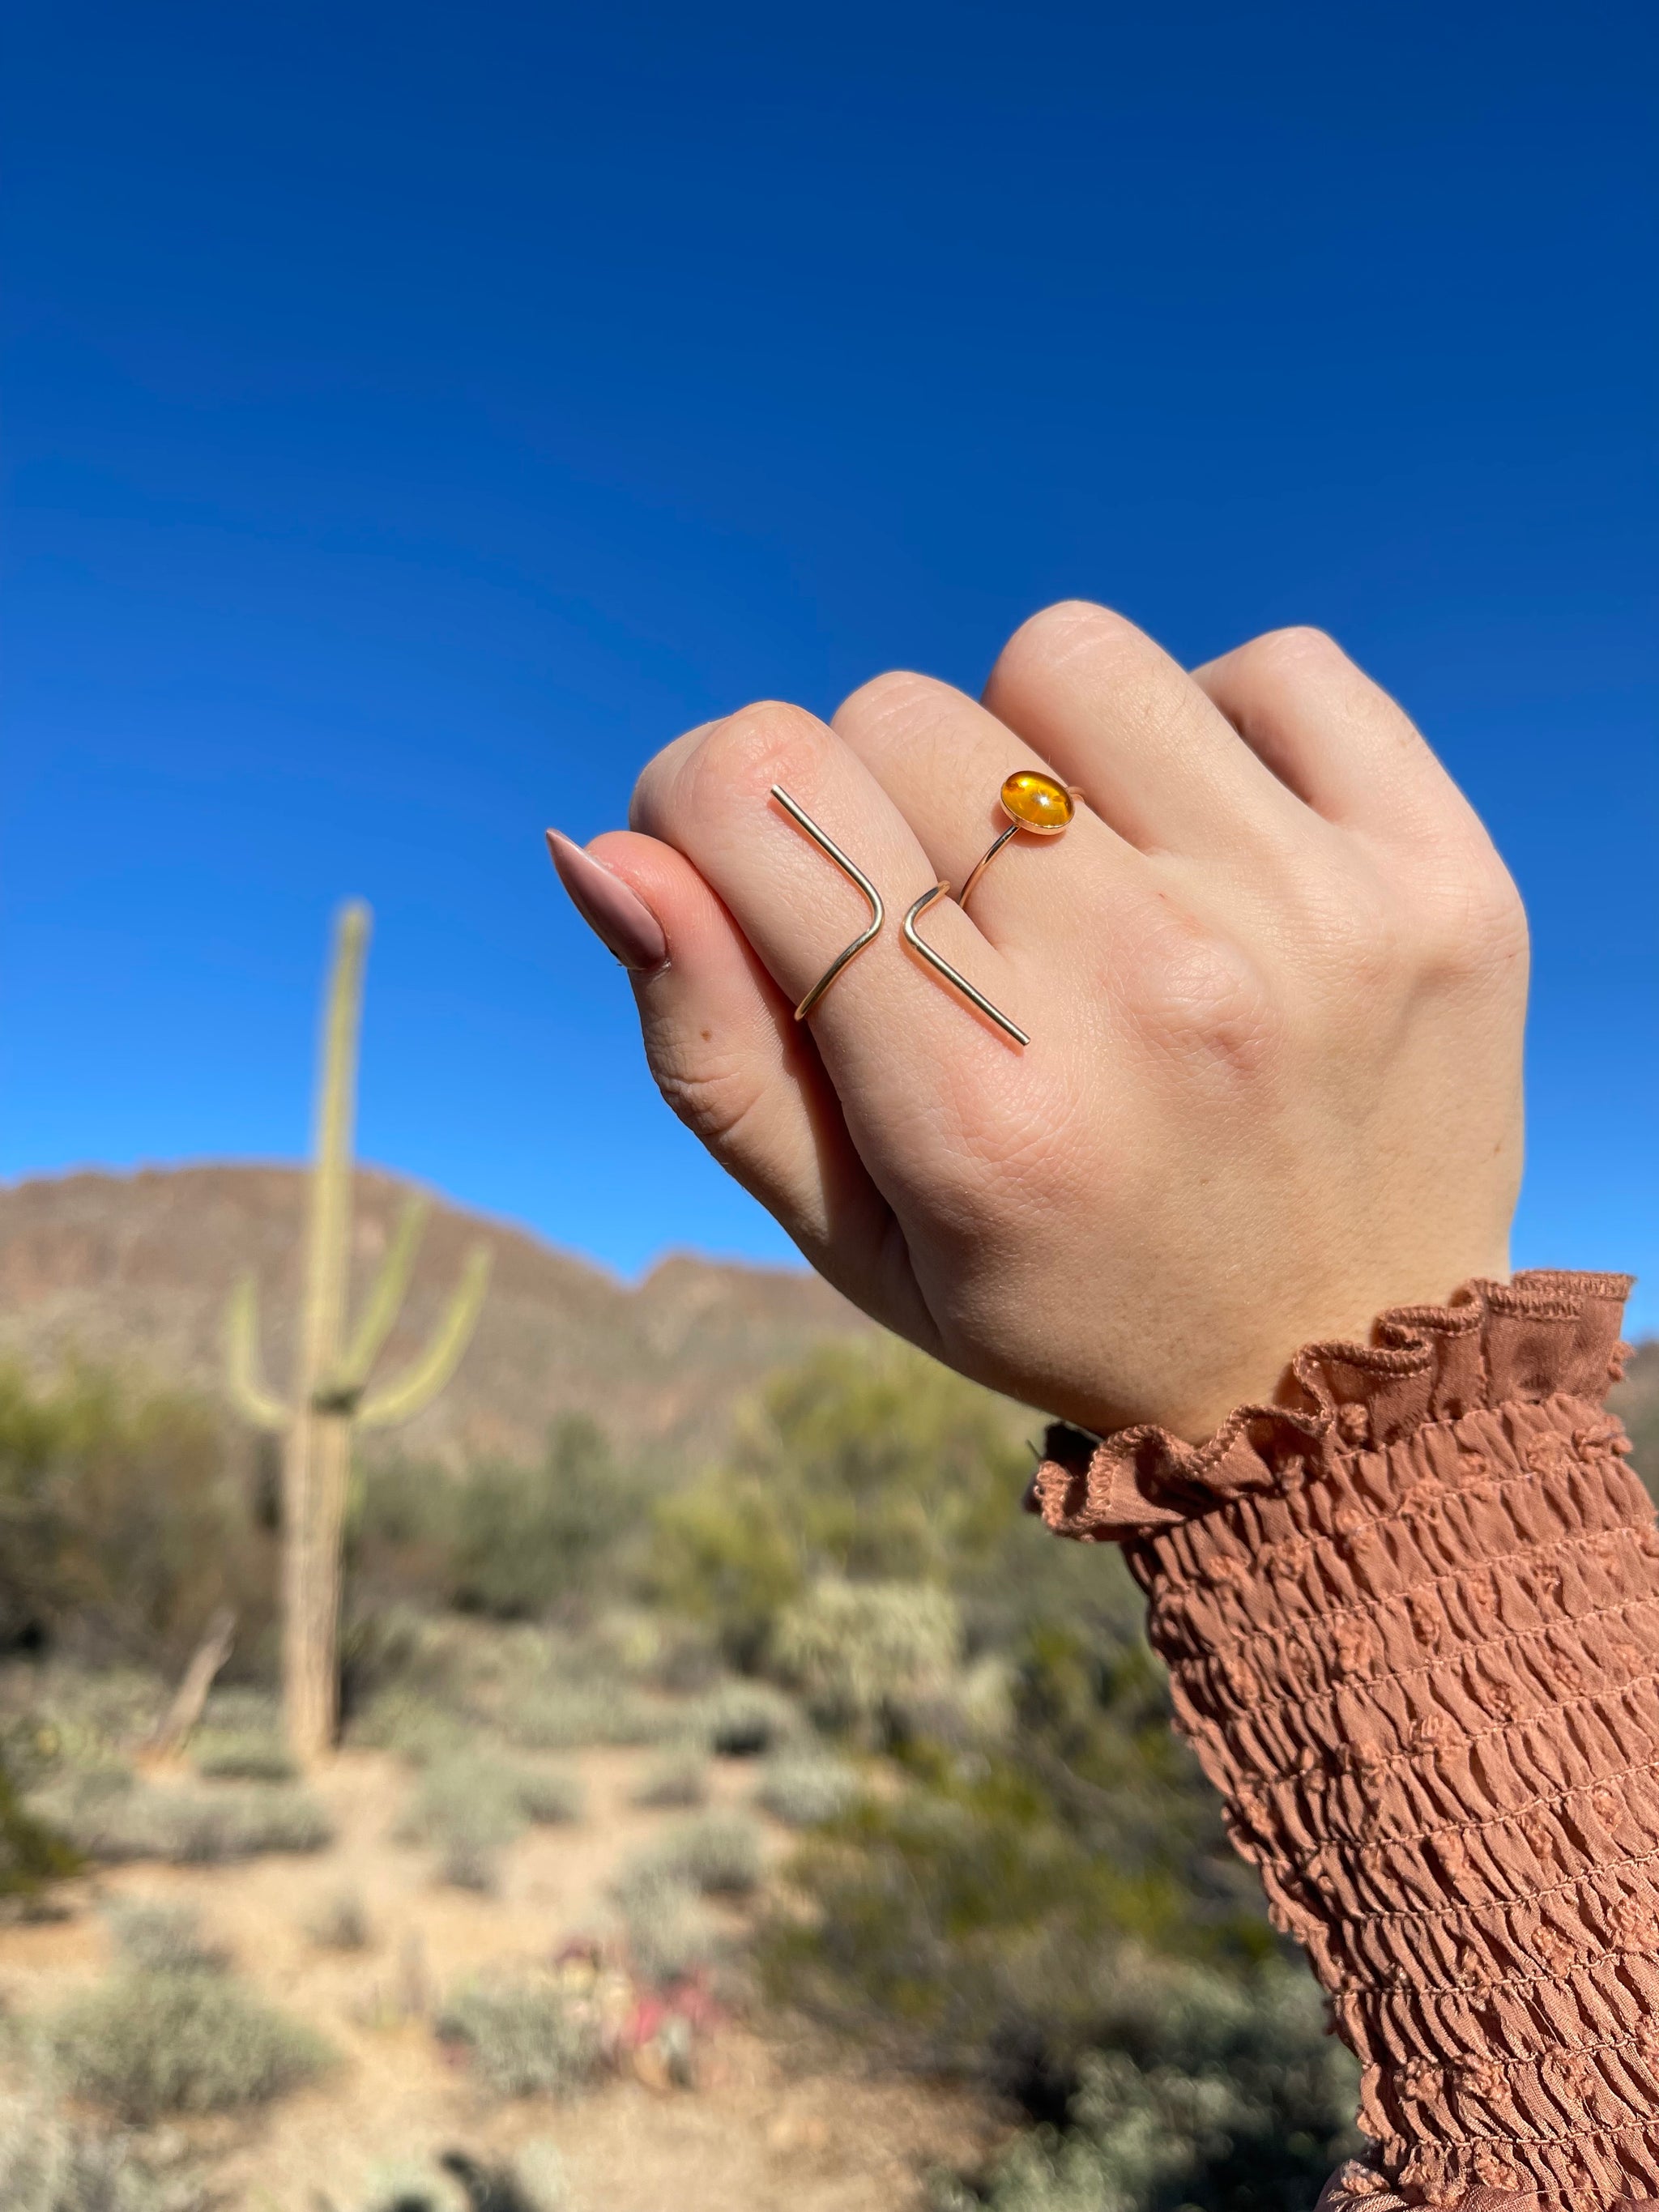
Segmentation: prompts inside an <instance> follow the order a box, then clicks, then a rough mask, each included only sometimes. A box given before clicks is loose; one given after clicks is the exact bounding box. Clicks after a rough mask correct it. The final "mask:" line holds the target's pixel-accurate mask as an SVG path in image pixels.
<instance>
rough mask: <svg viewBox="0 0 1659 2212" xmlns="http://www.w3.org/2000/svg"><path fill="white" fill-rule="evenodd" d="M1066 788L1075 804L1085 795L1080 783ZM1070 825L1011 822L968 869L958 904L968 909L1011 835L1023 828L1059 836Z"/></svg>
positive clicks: (1043, 835)
mask: <svg viewBox="0 0 1659 2212" xmlns="http://www.w3.org/2000/svg"><path fill="white" fill-rule="evenodd" d="M1065 788H1066V797H1067V798H1068V799H1071V801H1072V802H1073V805H1075V804H1076V803H1077V801H1078V800H1079V799H1081V798H1082V796H1083V788H1082V786H1081V785H1080V784H1075V783H1068V784H1067V785H1066V787H1065ZM1070 827H1071V824H1070V823H1069V822H1057V823H1054V826H1053V828H1052V829H1039V828H1038V827H1037V825H1036V823H1034V822H1010V823H1009V824H1008V827H1007V828H1006V829H1000V830H999V831H998V832H997V834H996V836H994V838H993V839H992V840H991V842H990V843H989V845H988V846H987V848H986V849H985V851H984V852H982V853H981V854H980V856H979V858H978V860H975V863H974V865H973V866H972V867H971V868H970V869H969V871H968V880H967V882H966V883H965V884H963V887H962V889H961V890H959V891H958V892H957V905H958V906H959V907H961V908H963V910H964V911H965V910H966V908H967V905H968V901H969V897H970V896H971V895H972V892H973V888H974V885H975V884H976V883H977V882H978V881H979V879H980V878H981V876H982V875H983V874H984V873H985V871H986V870H987V868H988V867H989V866H990V865H991V863H992V861H993V860H995V858H996V856H997V854H999V853H1000V851H1001V850H1002V848H1003V847H1004V846H1005V845H1006V843H1007V842H1008V840H1009V839H1010V838H1011V837H1018V835H1019V833H1020V831H1021V830H1022V829H1024V830H1026V831H1027V832H1029V834H1030V836H1033V837H1059V836H1062V835H1063V834H1064V833H1065V831H1066V830H1067V829H1070Z"/></svg>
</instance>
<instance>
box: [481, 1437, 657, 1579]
mask: <svg viewBox="0 0 1659 2212" xmlns="http://www.w3.org/2000/svg"><path fill="white" fill-rule="evenodd" d="M628 1487H629V1486H628V1485H627V1484H626V1483H625V1481H624V1480H623V1476H622V1474H621V1471H620V1470H619V1469H618V1468H617V1463H616V1461H615V1459H614V1457H613V1456H612V1454H611V1447H610V1445H609V1443H607V1441H606V1439H605V1436H604V1434H603V1432H602V1431H600V1430H599V1428H598V1427H597V1426H596V1425H594V1423H593V1422H592V1421H590V1420H588V1419H585V1418H584V1417H583V1416H582V1415H580V1414H569V1415H567V1416H566V1417H565V1418H564V1419H562V1420H559V1421H557V1422H556V1423H555V1424H554V1426H553V1428H552V1430H551V1431H550V1433H549V1436H548V1441H547V1450H546V1454H545V1455H544V1458H543V1460H542V1462H541V1464H540V1465H539V1466H538V1467H533V1468H523V1467H513V1466H507V1465H500V1464H497V1465H485V1466H483V1467H477V1468H473V1469H472V1470H471V1472H470V1473H469V1474H467V1476H466V1477H465V1480H463V1481H462V1483H461V1484H460V1486H459V1491H458V1494H457V1497H456V1501H455V1531H454V1548H453V1553H452V1556H451V1560H450V1566H449V1577H448V1581H449V1587H448V1590H447V1596H448V1598H449V1601H450V1602H451V1603H452V1604H453V1605H456V1606H459V1607H460V1609H461V1610H462V1611H463V1612H466V1613H487V1614H488V1615H489V1616H490V1617H491V1618H492V1619H494V1620H540V1619H542V1618H544V1616H545V1615H546V1614H547V1613H550V1611H552V1610H553V1608H554V1607H556V1605H558V1604H559V1603H560V1602H561V1601H563V1600H567V1599H569V1598H571V1597H572V1596H579V1597H580V1598H581V1599H583V1600H584V1601H589V1600H591V1599H592V1596H593V1595H594V1594H595V1591H596V1589H597V1585H598V1577H597V1569H598V1567H599V1562H600V1561H601V1560H602V1559H604V1558H605V1554H606V1553H610V1552H611V1551H614V1550H615V1548H616V1547H617V1542H618V1540H619V1536H620V1535H621V1534H622V1533H623V1531H624V1530H625V1529H626V1528H628V1526H629V1523H630V1521H631V1520H632V1518H633V1516H632V1515H631V1514H630V1512H629V1506H628V1500H627V1498H626V1495H625V1492H626V1491H627V1489H628Z"/></svg>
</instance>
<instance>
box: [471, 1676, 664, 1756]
mask: <svg viewBox="0 0 1659 2212" xmlns="http://www.w3.org/2000/svg"><path fill="white" fill-rule="evenodd" d="M683 1726H684V1714H683V1713H682V1712H681V1711H679V1710H678V1708H677V1707H676V1706H674V1705H671V1704H670V1703H669V1701H668V1700H667V1699H662V1698H652V1697H648V1696H647V1695H646V1694H645V1693H644V1692H641V1691H639V1690H636V1689H635V1688H633V1687H632V1686H631V1685H629V1683H626V1682H617V1681H576V1682H561V1681H554V1682H546V1683H543V1684H542V1685H541V1686H539V1687H538V1688H537V1689H534V1690H532V1691H530V1692H527V1693H526V1695H525V1696H524V1697H522V1698H520V1699H517V1700H516V1701H515V1702H514V1703H513V1704H512V1705H509V1706H508V1707H507V1710H506V1711H504V1712H503V1714H502V1716H501V1728H502V1731H503V1733H504V1734H505V1735H507V1738H508V1739H509V1740H510V1741H512V1742H513V1743H517V1744H521V1745H522V1746H523V1747H524V1748H525V1749H526V1751H574V1750H576V1749H578V1748H580V1747H582V1746H584V1745H586V1744H617V1745H631V1744H645V1743H661V1742H663V1741H665V1740H666V1739H667V1738H669V1737H671V1736H674V1735H678V1734H679V1733H680V1732H681V1729H682V1728H683Z"/></svg>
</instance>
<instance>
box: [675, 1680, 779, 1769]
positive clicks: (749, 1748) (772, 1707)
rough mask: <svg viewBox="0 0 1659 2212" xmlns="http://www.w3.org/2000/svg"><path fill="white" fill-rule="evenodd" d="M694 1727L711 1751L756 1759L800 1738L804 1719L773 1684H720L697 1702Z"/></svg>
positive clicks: (729, 1757) (737, 1757)
mask: <svg viewBox="0 0 1659 2212" xmlns="http://www.w3.org/2000/svg"><path fill="white" fill-rule="evenodd" d="M692 1726H693V1728H694V1729H695V1730H696V1733H697V1734H699V1735H702V1737H703V1739H704V1740H705V1741H706V1742H707V1743H708V1747H709V1749H710V1750H711V1751H717V1752H720V1753H721V1754H722V1755H723V1756H724V1757H726V1758H727V1759H755V1758H757V1757H758V1756H759V1755H760V1753H762V1752H764V1751H771V1750H773V1749H775V1747H776V1746H777V1745H778V1744H780V1743H782V1742H784V1741H787V1739H788V1738H789V1737H791V1736H794V1735H799V1734H800V1732H801V1717H800V1714H799V1711H797V1710H796V1707H795V1705H794V1703H793V1700H792V1699H789V1698H787V1697H786V1696H785V1695H784V1693H783V1692H782V1691H781V1690H779V1689H777V1688H775V1686H773V1685H772V1684H771V1683H770V1682H721V1683H719V1684H718V1685H717V1686H715V1687H714V1689H712V1690H710V1691H709V1692H708V1693H707V1695H706V1696H704V1697H702V1698H700V1699H698V1700H697V1703H696V1706H695V1707H694V1708H693V1711H692Z"/></svg>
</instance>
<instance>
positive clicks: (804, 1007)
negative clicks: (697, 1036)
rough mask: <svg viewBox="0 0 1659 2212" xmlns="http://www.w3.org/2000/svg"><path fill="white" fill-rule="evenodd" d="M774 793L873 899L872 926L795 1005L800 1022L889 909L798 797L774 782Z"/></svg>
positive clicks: (783, 805)
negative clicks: (797, 1004)
mask: <svg viewBox="0 0 1659 2212" xmlns="http://www.w3.org/2000/svg"><path fill="white" fill-rule="evenodd" d="M772 796H773V798H774V799H776V800H777V802H778V805H780V806H781V807H782V809H783V811H784V812H785V813H786V814H787V815H788V817H789V818H790V819H791V821H793V822H798V823H799V824H800V826H801V828H802V829H804V830H805V832H806V834H807V836H809V837H810V838H811V841H812V842H813V843H814V844H815V845H816V846H817V848H818V850H819V851H820V852H821V853H827V854H829V858H830V859H831V860H833V861H834V862H835V864H836V866H837V867H838V868H839V869H840V870H841V872H842V875H844V876H845V877H846V878H848V881H849V882H851V883H854V884H857V885H858V887H859V889H860V890H861V891H862V892H863V893H864V896H865V897H866V899H868V901H869V902H870V927H868V929H866V930H865V931H864V932H863V933H861V934H860V935H859V936H857V937H855V938H854V939H853V942H852V943H851V944H850V945H848V948H847V950H846V951H844V952H838V953H837V954H836V957H835V958H834V959H833V960H832V961H831V962H830V963H829V966H828V967H827V968H826V969H824V971H823V975H820V976H819V977H818V980H817V982H816V983H814V984H813V986H812V987H811V990H810V991H809V992H808V993H807V994H806V996H805V998H804V999H803V1000H801V1002H800V1004H799V1006H797V1007H796V1009H795V1019H796V1020H797V1021H798V1022H804V1021H805V1018H806V1017H807V1016H808V1014H810V1013H811V1011H812V1009H813V1007H814V1006H817V1002H818V1000H820V999H821V998H822V997H823V994H824V993H825V992H826V991H827V990H828V989H829V986H830V985H831V984H832V983H833V982H834V981H835V980H836V976H837V975H840V973H841V971H842V969H843V968H845V967H846V966H847V964H848V962H849V961H852V960H856V959H857V958H858V956H859V954H860V952H862V951H863V950H864V948H865V946H866V945H868V944H869V943H870V941H871V939H872V938H874V937H875V936H876V935H877V934H878V933H879V931H880V928H881V925H882V923H883V921H884V920H885V919H886V908H884V906H883V905H882V902H881V893H880V892H879V891H878V890H877V889H876V887H875V885H874V884H872V882H871V880H870V878H869V877H868V876H866V874H865V872H864V871H863V870H862V869H861V868H860V867H858V866H855V865H854V862H853V861H851V860H848V857H847V855H846V854H845V853H843V852H842V849H841V847H840V846H839V845H838V844H836V841H835V839H834V838H833V837H831V836H829V832H828V831H827V830H823V829H819V827H818V825H817V823H816V822H814V821H813V819H812V817H811V815H810V814H809V813H808V812H807V811H806V809H805V807H804V806H802V805H800V804H799V801H798V800H796V799H791V797H790V796H789V794H788V793H787V791H786V790H785V789H784V787H783V786H782V785H781V783H775V784H774V785H773V786H772Z"/></svg>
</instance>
